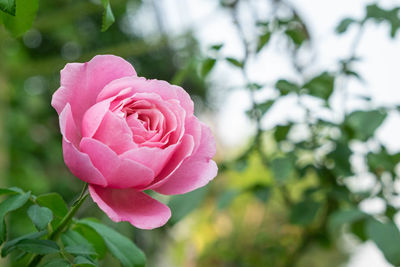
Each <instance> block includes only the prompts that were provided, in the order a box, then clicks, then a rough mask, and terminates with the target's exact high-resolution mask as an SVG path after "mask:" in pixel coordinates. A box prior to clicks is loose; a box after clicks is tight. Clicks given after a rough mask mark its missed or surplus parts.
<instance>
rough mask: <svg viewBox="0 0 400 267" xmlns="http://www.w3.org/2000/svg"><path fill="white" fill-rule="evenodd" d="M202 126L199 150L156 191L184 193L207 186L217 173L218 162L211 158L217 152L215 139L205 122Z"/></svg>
mask: <svg viewBox="0 0 400 267" xmlns="http://www.w3.org/2000/svg"><path fill="white" fill-rule="evenodd" d="M201 127H202V131H201V142H200V146H199V148H198V149H197V151H196V152H195V153H194V154H193V155H192V156H190V157H189V158H187V159H186V160H185V161H184V162H183V163H182V165H180V167H179V168H178V169H177V170H176V171H174V172H173V173H172V174H171V175H170V176H169V177H168V178H167V179H165V180H166V182H165V183H163V184H161V185H160V186H158V187H156V188H154V189H153V190H154V191H156V192H158V193H161V194H164V195H175V194H184V193H187V192H190V191H192V190H195V189H197V188H199V187H202V186H205V185H206V184H207V183H208V182H209V181H211V180H212V179H213V178H214V177H215V176H216V175H217V172H218V167H217V164H216V163H215V162H214V161H213V160H211V158H212V157H213V156H214V154H215V149H216V148H215V141H214V138H213V136H212V134H211V131H210V129H209V128H208V127H207V126H205V125H204V124H202V126H201Z"/></svg>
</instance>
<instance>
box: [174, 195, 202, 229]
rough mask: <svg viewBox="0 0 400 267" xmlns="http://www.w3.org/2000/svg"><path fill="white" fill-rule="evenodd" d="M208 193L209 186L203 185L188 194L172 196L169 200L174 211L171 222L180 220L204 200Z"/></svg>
mask: <svg viewBox="0 0 400 267" xmlns="http://www.w3.org/2000/svg"><path fill="white" fill-rule="evenodd" d="M206 193H207V188H206V187H202V188H199V189H196V190H194V191H192V192H190V193H187V194H183V195H175V196H172V197H171V199H170V200H169V202H168V206H169V208H170V209H171V213H172V216H171V219H169V223H170V224H175V223H177V222H179V221H180V220H182V219H183V218H184V217H185V216H186V215H188V214H189V213H190V212H192V211H193V210H194V209H196V208H197V207H198V206H199V205H200V204H201V203H202V202H203V200H204V197H205V195H206Z"/></svg>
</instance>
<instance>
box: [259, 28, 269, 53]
mask: <svg viewBox="0 0 400 267" xmlns="http://www.w3.org/2000/svg"><path fill="white" fill-rule="evenodd" d="M269 39H271V32H270V31H267V32H265V33H264V34H263V35H261V36H260V37H259V38H258V43H257V53H258V52H260V51H261V49H263V47H264V46H265V45H266V44H267V43H268V42H269Z"/></svg>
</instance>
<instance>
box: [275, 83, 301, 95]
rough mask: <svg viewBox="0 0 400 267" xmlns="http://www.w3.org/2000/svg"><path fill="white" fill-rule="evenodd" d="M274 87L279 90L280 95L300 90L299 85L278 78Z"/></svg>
mask: <svg viewBox="0 0 400 267" xmlns="http://www.w3.org/2000/svg"><path fill="white" fill-rule="evenodd" d="M275 88H277V89H278V90H279V92H280V93H281V95H287V94H289V93H292V92H298V91H299V90H300V88H299V86H298V85H297V84H295V83H293V82H290V81H288V80H279V81H277V82H276V84H275Z"/></svg>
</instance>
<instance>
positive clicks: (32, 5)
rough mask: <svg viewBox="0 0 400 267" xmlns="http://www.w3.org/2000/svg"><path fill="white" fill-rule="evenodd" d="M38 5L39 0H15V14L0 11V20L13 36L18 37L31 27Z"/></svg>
mask: <svg viewBox="0 0 400 267" xmlns="http://www.w3.org/2000/svg"><path fill="white" fill-rule="evenodd" d="M0 1H1V0H0ZM2 1H4V0H2ZM38 7H39V0H17V3H16V11H15V16H12V15H10V14H6V13H1V12H0V20H2V21H3V24H4V26H5V27H6V29H7V30H8V31H9V32H10V33H11V34H12V35H13V36H14V37H18V36H20V35H22V34H23V33H25V32H26V31H27V30H29V29H30V28H31V27H32V23H33V20H34V19H35V17H36V12H37V10H38Z"/></svg>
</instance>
